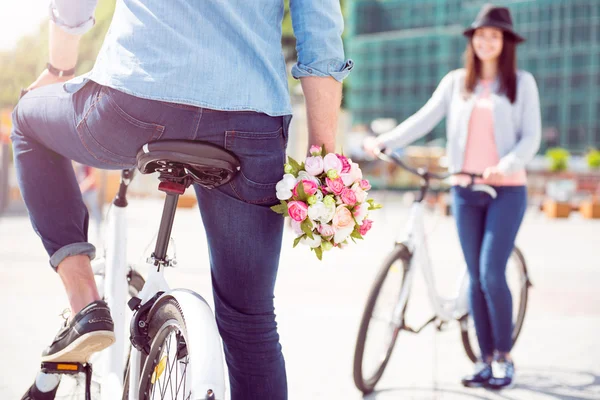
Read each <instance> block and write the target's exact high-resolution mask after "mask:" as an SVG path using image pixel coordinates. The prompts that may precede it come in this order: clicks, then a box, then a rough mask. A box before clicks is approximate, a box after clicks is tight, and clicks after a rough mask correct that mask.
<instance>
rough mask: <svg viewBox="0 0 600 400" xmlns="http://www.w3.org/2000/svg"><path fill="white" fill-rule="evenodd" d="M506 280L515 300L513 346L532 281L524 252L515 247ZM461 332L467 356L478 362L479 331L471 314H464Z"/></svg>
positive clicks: (523, 317)
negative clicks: (476, 330) (476, 329)
mask: <svg viewBox="0 0 600 400" xmlns="http://www.w3.org/2000/svg"><path fill="white" fill-rule="evenodd" d="M506 280H507V282H508V287H509V289H510V293H511V294H512V300H513V332H512V341H513V347H514V345H515V343H516V342H517V339H518V338H519V334H520V333H521V329H522V328H523V321H524V320H525V312H526V311H527V298H528V293H529V287H530V286H531V282H530V281H529V276H528V274H527V265H526V264H525V258H524V257H523V253H521V251H520V250H519V249H518V248H516V247H515V249H514V250H513V252H512V254H511V255H510V258H509V259H508V265H507V266H506ZM460 334H461V339H462V343H463V346H464V348H465V352H466V353H467V356H468V357H469V358H470V359H471V361H473V362H476V361H477V360H478V359H479V357H480V354H479V344H478V342H477V333H476V332H475V324H474V323H473V318H471V317H470V315H469V314H467V315H466V316H464V317H463V318H462V319H461V321H460Z"/></svg>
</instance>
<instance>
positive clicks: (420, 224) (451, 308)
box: [394, 201, 468, 322]
mask: <svg viewBox="0 0 600 400" xmlns="http://www.w3.org/2000/svg"><path fill="white" fill-rule="evenodd" d="M424 212H425V210H424V206H423V204H422V202H420V201H416V202H414V203H413V204H412V206H411V209H410V213H409V218H408V222H407V227H406V232H405V234H404V235H402V236H401V237H400V238H398V240H397V241H396V242H397V243H402V244H404V245H406V246H408V249H409V250H410V252H411V254H412V258H411V261H410V267H409V269H408V271H407V274H406V276H405V279H406V281H407V285H408V286H407V287H408V290H405V291H403V292H402V295H401V297H400V299H399V300H398V304H397V306H396V308H395V310H394V321H395V322H398V321H399V319H400V318H401V315H402V311H403V310H404V307H405V305H406V303H407V301H408V297H409V295H410V290H411V286H412V281H413V279H414V274H415V270H416V269H417V268H419V267H420V268H421V270H422V272H423V278H424V279H425V284H426V285H427V292H428V295H429V301H430V302H431V305H432V306H433V310H434V313H435V317H436V318H438V319H439V320H441V321H443V322H448V321H451V320H455V319H458V318H460V317H462V316H463V315H466V314H467V313H468V299H467V287H468V275H467V271H466V270H465V271H464V274H463V276H462V279H461V280H460V286H459V290H458V296H457V297H456V298H455V299H447V298H443V297H441V296H440V295H439V294H438V292H437V289H436V288H437V286H436V283H435V277H434V274H433V267H432V264H431V259H430V258H429V251H428V248H427V238H426V233H425V223H424Z"/></svg>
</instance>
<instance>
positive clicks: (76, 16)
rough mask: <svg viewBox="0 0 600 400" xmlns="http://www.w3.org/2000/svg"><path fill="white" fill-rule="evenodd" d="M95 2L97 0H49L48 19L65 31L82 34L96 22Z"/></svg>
mask: <svg viewBox="0 0 600 400" xmlns="http://www.w3.org/2000/svg"><path fill="white" fill-rule="evenodd" d="M97 3H98V0H51V1H50V19H51V20H52V21H54V23H55V24H56V25H58V26H59V27H60V28H61V29H62V30H63V31H65V32H67V33H70V34H72V35H83V34H84V33H86V32H87V31H89V30H90V29H92V27H93V26H94V24H95V23H96V20H95V19H94V10H95V9H96V4H97Z"/></svg>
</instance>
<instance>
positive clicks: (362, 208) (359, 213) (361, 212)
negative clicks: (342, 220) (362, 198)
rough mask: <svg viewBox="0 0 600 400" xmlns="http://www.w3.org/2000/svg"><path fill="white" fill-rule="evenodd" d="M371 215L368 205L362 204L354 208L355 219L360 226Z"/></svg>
mask: <svg viewBox="0 0 600 400" xmlns="http://www.w3.org/2000/svg"><path fill="white" fill-rule="evenodd" d="M368 213H369V207H368V206H367V205H366V204H361V205H358V206H356V207H354V212H353V213H352V214H353V215H354V219H355V220H356V223H357V224H358V225H362V223H363V221H364V219H365V218H367V214H368Z"/></svg>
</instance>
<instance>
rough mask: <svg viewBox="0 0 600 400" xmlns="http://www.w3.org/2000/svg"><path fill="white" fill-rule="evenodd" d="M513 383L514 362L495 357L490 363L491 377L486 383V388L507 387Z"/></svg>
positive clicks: (497, 388) (498, 388)
mask: <svg viewBox="0 0 600 400" xmlns="http://www.w3.org/2000/svg"><path fill="white" fill-rule="evenodd" d="M514 383H515V364H514V363H513V362H512V361H511V360H506V359H503V358H501V359H497V360H495V361H494V362H493V363H492V378H491V379H490V380H489V381H488V382H487V383H486V385H485V387H487V388H488V389H494V390H500V389H507V388H510V387H512V386H513V385H514Z"/></svg>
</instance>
